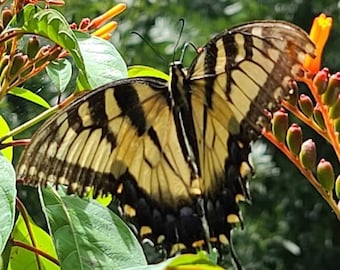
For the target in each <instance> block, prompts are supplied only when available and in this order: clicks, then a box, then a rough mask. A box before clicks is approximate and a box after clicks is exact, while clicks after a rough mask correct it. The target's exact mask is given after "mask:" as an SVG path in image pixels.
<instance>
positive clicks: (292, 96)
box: [286, 80, 299, 106]
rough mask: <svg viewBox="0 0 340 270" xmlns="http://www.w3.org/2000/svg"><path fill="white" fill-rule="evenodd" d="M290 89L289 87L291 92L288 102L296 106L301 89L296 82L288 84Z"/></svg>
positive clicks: (291, 81)
mask: <svg viewBox="0 0 340 270" xmlns="http://www.w3.org/2000/svg"><path fill="white" fill-rule="evenodd" d="M288 87H289V91H288V96H287V98H286V100H287V102H288V103H290V104H291V105H293V106H296V104H297V102H298V98H299V91H298V90H299V89H298V85H297V83H296V81H294V80H290V81H289V82H288Z"/></svg>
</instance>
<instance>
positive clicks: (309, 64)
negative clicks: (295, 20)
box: [303, 13, 333, 74]
mask: <svg viewBox="0 0 340 270" xmlns="http://www.w3.org/2000/svg"><path fill="white" fill-rule="evenodd" d="M332 23H333V19H332V18H331V17H326V15H325V14H324V13H321V14H320V15H319V17H316V18H314V21H313V25H312V28H311V31H310V34H309V36H310V39H311V40H312V41H313V42H314V44H315V46H316V50H315V55H316V57H315V58H314V59H312V58H311V57H310V56H307V58H306V60H305V62H304V64H303V67H304V68H305V69H307V70H308V71H309V72H311V73H312V74H315V73H316V72H317V71H319V70H320V64H321V56H322V51H323V48H324V47H325V44H326V41H327V39H328V36H329V32H330V30H331V27H332Z"/></svg>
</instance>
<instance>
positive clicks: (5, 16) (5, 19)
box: [1, 7, 13, 27]
mask: <svg viewBox="0 0 340 270" xmlns="http://www.w3.org/2000/svg"><path fill="white" fill-rule="evenodd" d="M12 18H13V12H12V10H10V9H9V8H7V7H5V8H4V9H3V10H2V12H1V20H2V25H3V27H6V26H7V24H8V23H9V21H10V20H12Z"/></svg>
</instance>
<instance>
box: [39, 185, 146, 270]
mask: <svg viewBox="0 0 340 270" xmlns="http://www.w3.org/2000/svg"><path fill="white" fill-rule="evenodd" d="M42 198H43V204H44V205H43V209H44V211H45V212H46V213H47V217H48V222H49V225H50V230H51V232H52V235H53V238H54V242H55V245H56V250H57V253H58V257H59V260H60V264H61V268H62V269H72V270H78V269H81V270H84V269H123V268H127V267H131V266H136V265H140V266H143V265H146V261H145V258H144V254H143V251H142V248H141V247H140V245H139V243H138V241H137V239H136V238H135V236H134V235H133V233H132V232H131V231H130V230H129V229H128V227H127V226H126V224H125V223H124V222H123V221H122V220H121V219H120V218H119V217H117V216H116V215H115V214H113V213H112V212H111V211H110V210H109V209H108V208H106V207H104V206H102V205H100V204H99V203H97V202H96V201H93V200H91V201H88V200H85V199H80V198H79V197H75V196H59V194H57V193H56V191H54V190H52V189H50V188H49V189H42Z"/></svg>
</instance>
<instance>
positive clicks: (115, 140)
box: [17, 21, 314, 254]
mask: <svg viewBox="0 0 340 270" xmlns="http://www.w3.org/2000/svg"><path fill="white" fill-rule="evenodd" d="M313 51H314V45H313V43H312V42H311V41H310V40H309V38H308V36H307V34H306V33H304V32H303V31H302V30H301V29H299V28H298V27H296V26H294V25H291V24H289V23H285V22H278V21H259V22H253V23H248V24H244V25H241V26H237V27H235V28H232V29H231V30H226V31H225V32H222V33H221V34H219V35H217V36H216V37H214V38H213V39H211V40H210V41H209V42H208V44H207V45H206V46H204V47H203V48H202V50H201V52H200V53H199V54H198V55H197V57H196V58H195V59H194V61H193V63H192V65H191V66H190V67H189V68H188V69H187V70H185V69H184V68H183V66H182V64H181V63H177V62H175V63H173V64H172V65H171V66H170V78H171V80H170V82H166V81H165V80H162V79H159V78H152V77H140V78H131V79H125V80H120V81H116V82H113V83H110V84H107V85H104V86H102V87H100V88H98V89H96V90H94V91H91V92H89V93H87V94H85V95H84V96H82V97H80V98H78V99H77V100H75V101H74V102H72V103H71V104H70V105H68V106H67V107H65V108H64V109H63V110H62V111H60V112H59V113H58V114H57V115H55V116H53V117H52V118H51V119H50V120H49V121H47V122H46V123H45V124H44V125H43V127H41V128H40V129H39V130H38V132H37V133H36V134H35V135H34V136H33V137H32V142H31V144H30V145H29V146H28V147H27V148H26V149H25V151H24V153H23V155H22V157H21V160H20V162H19V165H18V169H17V173H18V178H19V179H23V180H24V181H25V182H26V183H27V184H32V185H37V184H42V185H45V184H46V182H48V181H51V182H53V183H55V184H56V185H68V187H69V191H70V192H74V193H78V194H80V195H82V194H84V192H86V191H87V190H88V188H89V187H91V186H93V187H94V193H95V195H99V194H106V193H111V194H113V195H114V196H115V197H117V198H118V200H119V202H120V205H121V209H122V212H123V215H125V216H127V217H128V218H129V220H131V221H132V222H133V223H134V224H135V225H136V228H137V230H138V233H139V235H140V236H141V237H142V238H144V237H148V238H151V239H152V240H153V242H155V243H157V244H160V245H163V246H164V247H165V249H166V250H167V251H168V254H172V253H173V252H176V250H174V249H173V247H176V248H179V249H182V248H185V249H194V248H195V247H197V246H199V245H201V246H202V243H203V245H206V244H207V243H208V242H212V243H213V244H214V245H216V246H219V245H221V244H226V243H227V242H228V239H229V238H230V230H231V228H232V226H233V224H234V223H235V222H239V221H240V220H241V216H240V214H239V210H238V206H237V202H238V201H239V200H242V199H247V198H249V195H248V191H247V184H246V180H247V175H248V174H249V173H250V172H251V167H250V165H249V163H248V154H249V152H250V147H249V143H250V142H251V141H252V140H254V139H255V138H257V136H258V134H259V132H260V130H261V128H263V127H265V126H266V125H268V123H269V121H270V120H269V119H268V118H267V116H266V114H265V113H264V110H265V109H268V110H270V111H272V110H275V109H276V108H277V107H278V105H279V101H280V99H281V98H283V97H285V96H286V95H287V94H288V92H289V81H290V80H294V79H295V78H297V77H298V76H299V74H300V73H301V67H302V63H303V61H304V58H305V56H306V55H313ZM200 243H201V244H200Z"/></svg>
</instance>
